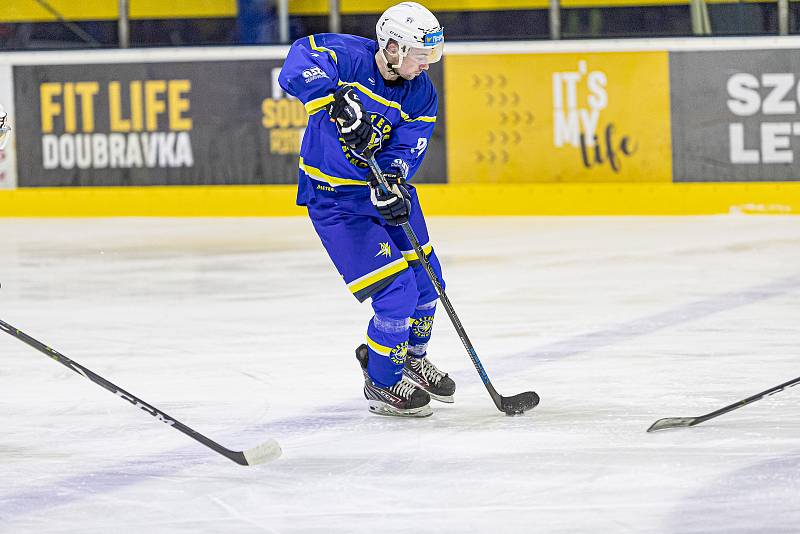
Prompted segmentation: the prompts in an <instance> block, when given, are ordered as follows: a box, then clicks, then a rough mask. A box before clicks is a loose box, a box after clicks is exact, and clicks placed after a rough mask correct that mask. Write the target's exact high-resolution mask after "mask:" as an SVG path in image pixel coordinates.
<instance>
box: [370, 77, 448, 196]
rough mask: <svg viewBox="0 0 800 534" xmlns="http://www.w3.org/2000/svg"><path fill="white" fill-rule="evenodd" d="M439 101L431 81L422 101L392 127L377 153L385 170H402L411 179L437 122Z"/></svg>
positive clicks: (417, 168)
mask: <svg viewBox="0 0 800 534" xmlns="http://www.w3.org/2000/svg"><path fill="white" fill-rule="evenodd" d="M438 110H439V101H438V98H437V96H436V91H435V90H434V89H433V85H432V84H430V85H429V86H428V88H427V92H426V94H425V95H424V100H423V105H422V106H420V107H419V108H418V109H417V110H416V111H413V112H412V113H410V114H409V116H408V117H407V118H406V119H405V120H403V122H402V123H401V124H400V125H399V126H398V127H396V128H395V129H394V130H393V131H392V136H391V139H390V140H389V144H388V145H387V146H386V147H384V148H383V150H381V151H380V152H378V153H377V154H376V158H375V159H376V161H377V162H378V165H380V167H381V169H384V172H388V173H390V174H397V173H401V174H402V178H403V180H404V181H410V180H411V179H412V178H413V177H414V174H416V172H417V171H418V170H419V168H420V166H421V165H422V162H423V160H424V159H425V154H427V153H428V143H429V142H430V139H431V136H432V135H433V129H434V127H435V126H436V114H437V113H438Z"/></svg>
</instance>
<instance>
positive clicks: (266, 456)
mask: <svg viewBox="0 0 800 534" xmlns="http://www.w3.org/2000/svg"><path fill="white" fill-rule="evenodd" d="M281 452H282V451H281V446H280V445H278V442H277V441H275V440H274V439H271V440H269V441H265V442H264V443H262V444H261V445H258V446H257V447H253V448H252V449H247V450H246V451H244V458H245V460H247V465H256V464H263V463H264V462H270V461H272V460H274V459H276V458H278V457H280V455H281Z"/></svg>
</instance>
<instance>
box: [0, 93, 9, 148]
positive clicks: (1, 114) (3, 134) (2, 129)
mask: <svg viewBox="0 0 800 534" xmlns="http://www.w3.org/2000/svg"><path fill="white" fill-rule="evenodd" d="M9 137H11V127H10V126H9V125H8V113H6V110H5V109H4V108H3V105H2V104H0V150H3V149H4V148H5V147H6V143H8V139H9Z"/></svg>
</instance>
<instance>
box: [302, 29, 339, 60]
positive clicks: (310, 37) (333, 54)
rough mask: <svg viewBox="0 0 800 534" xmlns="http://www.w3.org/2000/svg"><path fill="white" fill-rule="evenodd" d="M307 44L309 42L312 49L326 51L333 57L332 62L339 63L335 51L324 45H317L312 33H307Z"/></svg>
mask: <svg viewBox="0 0 800 534" xmlns="http://www.w3.org/2000/svg"><path fill="white" fill-rule="evenodd" d="M308 44H310V45H311V48H312V49H313V50H316V51H317V52H327V53H329V54H330V55H331V57H332V58H333V62H334V63H339V59H338V58H337V57H336V52H334V51H333V50H331V49H330V48H325V47H324V46H317V41H315V40H314V36H313V35H309V36H308Z"/></svg>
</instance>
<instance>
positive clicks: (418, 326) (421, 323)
mask: <svg viewBox="0 0 800 534" xmlns="http://www.w3.org/2000/svg"><path fill="white" fill-rule="evenodd" d="M432 328H433V316H432V315H428V316H425V317H419V318H417V319H411V333H412V334H414V335H415V336H417V337H421V338H427V337H431V329H432Z"/></svg>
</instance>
